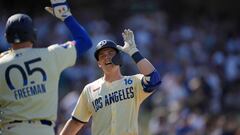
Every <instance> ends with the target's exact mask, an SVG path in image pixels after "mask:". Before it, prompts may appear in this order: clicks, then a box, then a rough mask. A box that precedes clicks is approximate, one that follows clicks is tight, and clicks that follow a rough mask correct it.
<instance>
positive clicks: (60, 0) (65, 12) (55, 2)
mask: <svg viewBox="0 0 240 135" xmlns="http://www.w3.org/2000/svg"><path fill="white" fill-rule="evenodd" d="M50 2H51V4H52V7H45V10H46V11H47V12H49V13H50V14H52V15H53V16H55V17H57V18H58V19H60V20H62V21H64V20H65V19H66V18H67V17H69V16H71V15H72V14H71V12H70V9H69V7H68V4H67V2H66V0H50Z"/></svg>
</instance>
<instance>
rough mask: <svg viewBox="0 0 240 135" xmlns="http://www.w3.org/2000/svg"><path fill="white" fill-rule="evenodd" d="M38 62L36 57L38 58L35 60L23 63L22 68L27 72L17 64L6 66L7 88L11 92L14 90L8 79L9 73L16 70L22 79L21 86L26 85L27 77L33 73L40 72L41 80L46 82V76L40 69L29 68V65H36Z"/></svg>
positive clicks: (39, 59) (38, 59)
mask: <svg viewBox="0 0 240 135" xmlns="http://www.w3.org/2000/svg"><path fill="white" fill-rule="evenodd" d="M40 61H41V58H40V57H38V58H35V59H32V60H29V61H26V62H24V66H25V69H26V71H27V72H25V70H24V68H23V67H22V66H20V65H17V64H12V65H10V66H8V67H7V69H6V71H5V79H6V82H7V85H8V87H9V88H10V89H11V90H14V89H15V87H14V85H13V83H12V82H11V78H10V72H11V70H12V69H17V70H19V71H20V73H21V75H22V77H23V86H26V85H28V77H27V75H28V76H31V75H32V74H33V73H34V72H40V73H41V75H42V80H43V81H46V80H47V75H46V73H45V71H44V70H43V69H42V68H40V67H34V68H31V64H33V63H37V62H40ZM31 83H34V81H31Z"/></svg>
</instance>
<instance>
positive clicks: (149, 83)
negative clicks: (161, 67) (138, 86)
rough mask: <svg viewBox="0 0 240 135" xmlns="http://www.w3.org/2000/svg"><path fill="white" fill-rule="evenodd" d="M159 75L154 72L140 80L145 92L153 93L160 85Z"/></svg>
mask: <svg viewBox="0 0 240 135" xmlns="http://www.w3.org/2000/svg"><path fill="white" fill-rule="evenodd" d="M161 82H162V81H161V79H160V74H159V73H158V71H157V70H154V71H153V72H152V73H151V74H149V75H146V76H144V77H143V78H142V86H143V90H144V91H145V92H153V91H154V90H155V89H156V88H157V87H158V86H159V85H160V84H161Z"/></svg>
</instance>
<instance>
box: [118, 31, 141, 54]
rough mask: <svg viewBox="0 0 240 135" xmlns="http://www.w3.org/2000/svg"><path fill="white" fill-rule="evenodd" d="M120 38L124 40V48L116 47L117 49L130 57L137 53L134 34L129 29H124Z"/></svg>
mask: <svg viewBox="0 0 240 135" xmlns="http://www.w3.org/2000/svg"><path fill="white" fill-rule="evenodd" d="M122 36H123V40H124V46H120V45H117V48H118V49H119V50H122V51H123V52H125V53H127V54H129V55H130V56H132V55H133V54H134V53H135V52H137V51H138V49H137V47H136V44H135V40H134V34H133V32H132V31H131V30H130V29H125V30H124V32H123V33H122Z"/></svg>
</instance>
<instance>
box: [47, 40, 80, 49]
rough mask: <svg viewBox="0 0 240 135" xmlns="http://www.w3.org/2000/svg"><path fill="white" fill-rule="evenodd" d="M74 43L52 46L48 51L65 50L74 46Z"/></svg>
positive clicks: (68, 42)
mask: <svg viewBox="0 0 240 135" xmlns="http://www.w3.org/2000/svg"><path fill="white" fill-rule="evenodd" d="M75 44H76V42H75V41H67V42H65V43H63V44H52V45H50V46H48V49H49V50H55V49H67V48H71V47H73V46H75Z"/></svg>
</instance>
